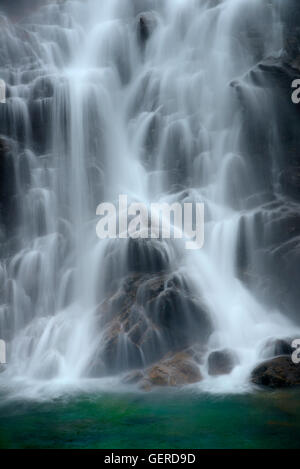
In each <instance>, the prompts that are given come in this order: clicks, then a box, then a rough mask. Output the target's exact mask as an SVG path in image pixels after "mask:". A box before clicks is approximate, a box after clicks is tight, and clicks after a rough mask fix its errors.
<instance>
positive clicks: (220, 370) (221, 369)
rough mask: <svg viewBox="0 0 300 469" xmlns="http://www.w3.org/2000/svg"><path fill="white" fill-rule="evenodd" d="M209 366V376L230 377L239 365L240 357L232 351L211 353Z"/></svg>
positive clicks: (225, 350)
mask: <svg viewBox="0 0 300 469" xmlns="http://www.w3.org/2000/svg"><path fill="white" fill-rule="evenodd" d="M207 364H208V374H209V375H211V376H219V375H228V374H230V373H231V372H232V370H233V369H234V367H235V366H236V365H237V364H238V357H237V355H236V354H235V353H234V352H233V351H232V350H228V349H224V350H216V351H215V352H212V353H210V355H209V357H208V363H207Z"/></svg>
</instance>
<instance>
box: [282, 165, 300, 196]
mask: <svg viewBox="0 0 300 469" xmlns="http://www.w3.org/2000/svg"><path fill="white" fill-rule="evenodd" d="M280 183H281V185H282V189H283V191H284V193H285V194H287V195H288V196H290V197H292V198H294V199H296V200H298V201H300V166H290V167H288V168H286V169H284V170H283V171H282V173H281V175H280Z"/></svg>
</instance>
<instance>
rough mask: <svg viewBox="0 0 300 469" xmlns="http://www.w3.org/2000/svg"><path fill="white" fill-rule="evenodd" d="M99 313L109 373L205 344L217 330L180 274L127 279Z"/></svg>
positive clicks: (149, 362) (103, 351)
mask: <svg viewBox="0 0 300 469" xmlns="http://www.w3.org/2000/svg"><path fill="white" fill-rule="evenodd" d="M97 314H98V318H99V327H100V329H101V330H105V334H104V339H103V342H102V343H104V346H103V348H102V349H101V352H100V361H101V363H102V365H103V366H104V368H105V369H106V370H107V371H109V372H118V371H126V370H130V369H134V368H140V367H145V366H149V365H150V364H151V363H154V362H155V361H157V360H160V359H161V358H162V357H164V355H166V353H170V352H172V353H175V352H177V351H181V350H184V349H185V348H187V347H189V346H190V345H192V344H193V343H195V342H198V343H199V344H200V345H202V346H204V345H205V343H206V341H207V339H208V337H209V335H210V333H211V332H212V324H211V320H210V318H209V314H208V312H207V309H206V307H205V305H204V304H203V302H202V301H201V299H200V298H198V297H196V296H194V295H193V293H192V291H191V289H190V288H189V287H188V286H187V284H186V282H185V280H184V278H182V277H180V276H176V275H174V274H172V275H171V274H167V273H160V274H156V275H155V274H154V275H151V274H144V275H143V274H140V273H136V274H132V275H129V276H127V277H125V278H124V279H123V281H122V284H121V287H120V288H119V289H118V290H117V291H116V292H115V293H114V294H112V295H111V296H110V297H109V298H108V299H107V300H106V301H105V302H104V303H102V305H101V306H100V307H99V309H98V313H97ZM98 372H99V371H98ZM95 373H96V374H97V370H96V369H94V370H93V374H95Z"/></svg>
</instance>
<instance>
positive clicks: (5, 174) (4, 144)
mask: <svg viewBox="0 0 300 469" xmlns="http://www.w3.org/2000/svg"><path fill="white" fill-rule="evenodd" d="M16 193H17V183H16V172H15V165H14V160H13V155H12V153H11V147H10V145H9V142H8V141H7V140H6V139H4V138H0V220H1V222H2V223H3V225H4V226H5V227H6V228H7V229H9V230H10V229H11V228H12V227H13V226H14V224H15V222H16V214H17V213H16V205H15V197H16Z"/></svg>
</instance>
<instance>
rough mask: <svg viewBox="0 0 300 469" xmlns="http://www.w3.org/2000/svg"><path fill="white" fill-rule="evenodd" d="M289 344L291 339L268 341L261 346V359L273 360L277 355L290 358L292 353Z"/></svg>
mask: <svg viewBox="0 0 300 469" xmlns="http://www.w3.org/2000/svg"><path fill="white" fill-rule="evenodd" d="M291 344H292V339H269V340H268V341H267V343H266V344H265V345H264V346H263V350H262V353H261V356H262V357H263V358H273V357H277V356H279V355H289V356H291V355H292V353H293V351H294V349H293V348H292V345H291Z"/></svg>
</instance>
